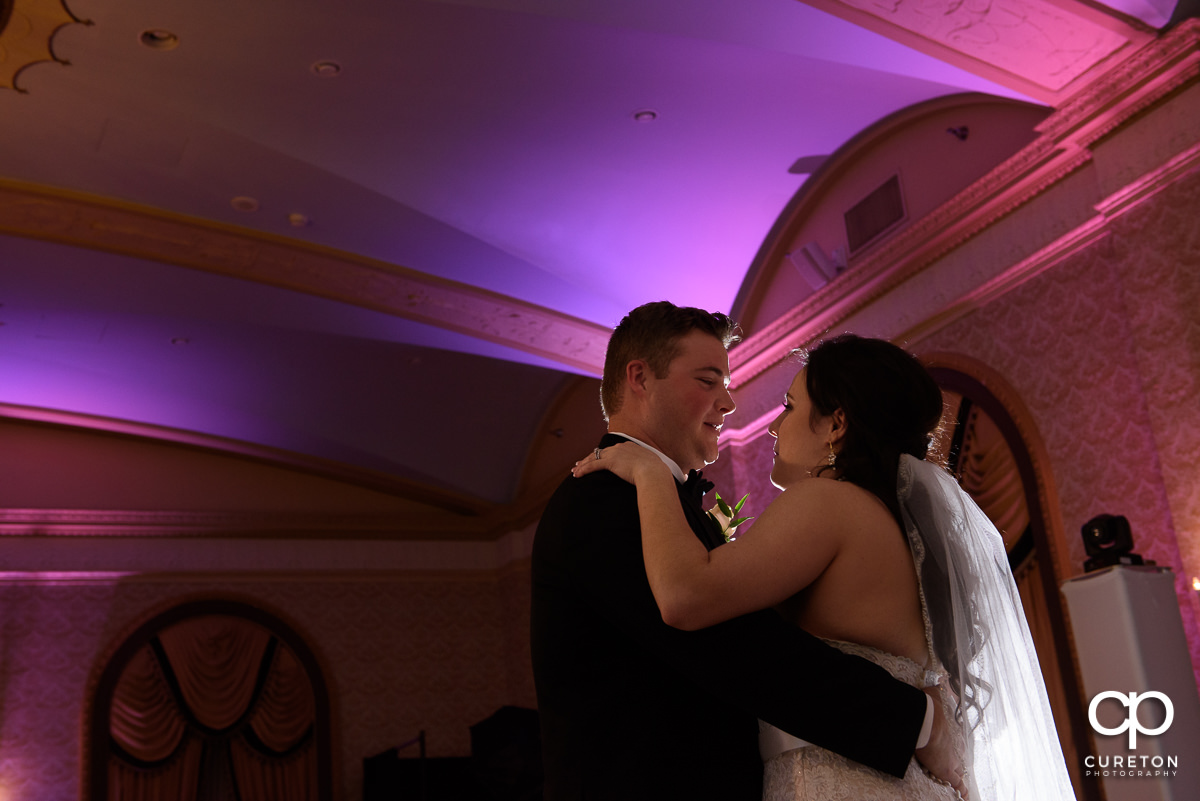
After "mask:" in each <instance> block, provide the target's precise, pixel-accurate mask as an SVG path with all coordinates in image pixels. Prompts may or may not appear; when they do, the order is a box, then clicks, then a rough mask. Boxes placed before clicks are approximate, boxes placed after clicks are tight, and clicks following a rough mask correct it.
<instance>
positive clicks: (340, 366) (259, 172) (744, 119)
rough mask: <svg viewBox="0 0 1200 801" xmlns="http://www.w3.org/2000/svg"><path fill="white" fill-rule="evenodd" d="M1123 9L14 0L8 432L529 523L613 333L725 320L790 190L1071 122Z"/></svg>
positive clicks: (1062, 4)
mask: <svg viewBox="0 0 1200 801" xmlns="http://www.w3.org/2000/svg"><path fill="white" fill-rule="evenodd" d="M1119 2H1123V3H1125V4H1126V5H1124V6H1120V7H1118V6H1117V4H1116V3H1114V4H1112V9H1115V10H1114V11H1111V13H1110V12H1109V11H1104V10H1097V9H1096V8H1095V7H1093V6H1088V5H1083V4H1073V3H1072V2H1070V0H1060V1H1059V2H1057V3H1056V4H1055V5H1051V4H1050V3H1049V2H1040V3H1024V4H1017V3H1016V2H1015V0H1005V1H1004V2H996V3H990V4H988V7H987V8H988V9H991V10H992V14H991V16H990V17H989V16H988V13H989V11H988V10H986V9H985V10H981V11H978V12H974V11H973V12H972V13H973V14H974V15H975V16H974V17H973V18H972V19H971V20H968V23H969V24H964V25H962V26H958V27H957V28H955V29H953V30H948V31H947V30H941V29H938V30H934V28H933V27H930V26H933V25H934V23H935V22H936V24H937V25H942V22H943V21H944V20H945V19H948V18H949V17H948V16H947V15H948V14H949V13H950V12H949V11H948V10H946V9H942V10H941V11H939V9H938V6H939V5H945V6H946V7H947V9H949V8H953V9H959V8H960V7H965V6H962V4H953V3H945V4H941V3H940V2H927V3H924V4H921V5H920V6H907V5H905V4H904V3H902V2H896V3H892V4H890V5H888V6H887V7H886V12H887V13H885V11H883V10H880V9H884V8H885V7H884V6H882V5H879V6H875V5H871V4H869V3H866V2H859V3H855V2H845V3H841V2H835V0H821V2H817V3H815V5H816V6H820V7H821V8H824V9H825V10H820V9H819V8H817V7H814V6H810V5H805V4H802V3H800V2H797V0H738V2H732V1H731V0H686V1H685V0H474V1H472V0H461V1H457V2H456V1H455V0H443V1H441V2H437V1H428V2H421V1H418V0H339V1H338V2H333V1H332V0H290V1H289V2H286V3H285V2H282V0H258V2H254V3H247V2H245V0H211V1H210V2H205V3H195V2H183V1H182V0H121V2H117V0H68V2H67V3H66V5H65V7H66V8H67V9H69V13H70V14H72V15H74V17H75V18H76V19H77V20H81V21H84V22H87V23H90V24H77V23H75V22H73V21H71V17H70V16H67V15H65V13H64V11H63V6H62V5H61V4H60V2H59V0H0V8H2V9H4V10H5V11H6V12H7V13H8V14H9V16H10V19H9V23H8V26H7V28H6V29H5V30H4V31H3V33H2V34H0V78H3V77H4V76H5V74H6V73H5V71H6V70H7V74H8V76H9V79H10V86H9V87H8V88H0V196H2V197H0V232H3V233H0V414H3V415H5V416H8V417H18V418H25V419H43V420H55V421H69V422H72V423H74V424H79V425H88V426H94V427H98V428H108V429H110V430H123V431H134V432H141V433H150V434H152V435H154V436H161V437H164V438H167V439H171V438H175V439H185V440H187V439H188V438H189V437H190V438H191V440H190V441H195V442H208V443H209V444H217V443H224V444H225V445H228V446H230V447H232V444H235V443H236V444H237V447H233V449H235V450H236V449H237V448H242V449H243V450H244V451H247V452H252V451H254V450H255V449H259V450H258V452H259V453H260V454H262V453H272V454H289V455H291V456H292V457H294V458H295V459H297V460H300V461H303V460H305V459H308V460H311V461H312V463H313V464H317V463H320V464H323V465H327V466H328V465H340V466H343V467H344V468H346V470H347V471H350V472H351V473H352V472H354V471H358V472H359V474H360V475H372V476H374V477H376V478H379V477H381V476H382V477H387V478H388V479H390V480H394V482H395V488H396V491H397V492H400V491H402V490H403V489H404V488H408V489H410V490H411V489H412V488H414V487H415V488H436V489H437V490H439V491H445V492H448V493H451V494H454V495H456V496H459V497H462V498H466V499H471V500H473V501H477V502H479V503H481V504H485V505H486V504H504V503H507V502H510V501H512V500H513V497H514V493H516V491H517V487H518V483H519V479H520V472H521V467H522V464H523V461H524V459H525V454H526V450H527V448H528V442H529V441H530V439H531V437H532V436H533V433H534V431H535V430H536V428H537V426H538V425H539V424H540V422H541V421H542V418H543V416H544V415H545V414H546V413H547V410H548V408H549V407H550V405H551V404H552V402H553V400H554V399H555V398H556V397H558V396H559V394H560V393H561V392H562V391H563V390H564V388H565V387H566V386H567V385H568V384H569V383H570V382H571V381H572V380H573V377H574V376H576V375H587V374H593V375H594V374H595V371H596V369H597V367H598V365H599V363H600V358H601V357H602V352H603V341H604V332H605V331H606V330H607V329H611V327H612V326H613V325H615V324H616V323H617V322H618V321H619V320H620V318H621V316H622V314H623V313H624V312H625V311H626V310H628V309H630V308H632V307H634V306H636V305H638V304H641V303H644V302H647V301H651V300H658V299H662V298H667V299H670V300H673V301H674V302H676V303H679V304H686V305H697V306H702V307H705V308H710V309H718V310H726V311H728V310H729V309H730V308H731V306H732V304H733V302H734V299H735V297H736V296H737V294H738V290H739V288H740V287H741V285H742V282H743V279H744V278H745V276H746V275H747V272H748V270H749V269H750V267H751V264H752V263H753V261H754V259H755V256H756V253H757V252H758V251H759V248H760V247H761V246H762V244H763V242H764V238H765V237H766V236H767V234H768V232H769V231H770V229H771V226H772V225H773V223H774V222H775V221H776V218H777V217H778V216H779V215H780V213H781V212H782V211H783V209H784V207H785V206H786V205H787V203H788V201H789V200H790V199H791V198H792V197H793V196H794V195H795V194H796V192H797V191H798V190H799V189H800V187H801V186H802V185H803V182H804V180H805V178H806V176H805V175H804V174H798V173H794V172H789V168H790V167H792V165H793V164H794V163H796V162H797V160H799V159H801V158H805V157H813V156H826V155H828V154H832V153H834V152H835V151H837V150H838V148H839V147H841V146H842V145H844V144H845V143H846V142H847V141H848V140H850V139H851V138H852V137H853V136H854V135H855V134H857V133H858V132H860V131H862V130H863V129H864V128H866V127H868V126H870V125H872V124H873V123H875V122H876V121H878V120H880V119H882V118H884V117H886V116H887V115H889V114H892V113H894V112H896V111H898V110H900V109H903V108H905V107H908V106H910V105H912V104H915V103H920V102H923V101H927V100H930V99H933V98H938V97H943V96H946V95H950V94H955V93H960V92H967V91H971V92H984V93H990V94H994V95H1000V96H1005V97H1013V98H1018V99H1026V100H1032V101H1035V102H1041V103H1047V104H1051V105H1053V104H1055V103H1057V102H1061V101H1062V100H1063V99H1065V98H1067V97H1069V96H1070V94H1071V93H1072V92H1074V91H1077V90H1078V89H1079V87H1080V86H1082V85H1084V84H1085V83H1086V80H1087V77H1088V76H1089V75H1092V74H1094V73H1095V72H1096V71H1097V70H1099V69H1102V68H1103V67H1104V66H1105V65H1106V64H1111V63H1112V62H1113V61H1114V60H1115V59H1117V58H1118V57H1120V56H1121V55H1122V54H1124V53H1126V52H1127V51H1128V50H1130V49H1131V47H1130V46H1129V44H1128V43H1129V42H1135V40H1136V37H1137V36H1143V37H1148V36H1152V35H1153V29H1156V28H1160V27H1162V26H1163V25H1165V24H1166V23H1167V20H1168V18H1169V16H1170V14H1171V13H1172V11H1173V9H1174V3H1173V2H1171V1H1170V0H1119ZM864 9H865V10H864ZM997 9H999V10H997ZM1013 9H1019V10H1020V15H1021V19H1019V20H1017V21H1016V22H1013V20H1016V16H1014V15H1015V14H1016V13H1017V12H1015V11H1013ZM1031 9H1032V10H1031ZM1064 9H1065V10H1064ZM909 11H912V12H913V13H914V14H915V15H916V16H912V17H911V18H910V17H903V15H904V14H905V13H908V12H909ZM935 11H936V12H938V13H937V14H935V13H933V12H935ZM1035 12H1036V13H1035ZM1001 13H1003V14H1005V15H1006V16H1004V17H1000V16H999V15H1000V14H1001ZM1037 13H1041V14H1043V15H1050V17H1053V19H1055V20H1057V22H1055V23H1054V24H1055V25H1058V26H1059V27H1058V28H1057V29H1055V28H1054V27H1053V26H1049V27H1047V25H1045V24H1043V23H1042V22H1040V21H1039V20H1040V19H1041V18H1039V17H1037ZM1054 15H1057V16H1054ZM1063 15H1067V16H1065V17H1064V16H1063ZM1071 15H1075V16H1071ZM902 17H903V18H902ZM1050 17H1046V18H1047V19H1049V18H1050ZM1135 18H1136V19H1135ZM0 19H2V17H0ZM39 20H40V21H39ZM914 20H915V21H914ZM930 20H932V22H931V21H930ZM1064 20H1065V21H1064ZM1080 20H1082V22H1081V21H1080ZM999 22H1004V23H1005V24H1003V25H1001V24H998V23H999ZM856 23H857V24H856ZM22 26H23V27H22ZM39 26H40V28H39ZM923 26H924V27H923ZM1088 26H1091V28H1089V27H1088ZM18 28H19V29H20V30H18ZM1092 29H1094V30H1095V31H1096V32H1097V33H1096V34H1095V35H1094V36H1092V38H1091V39H1089V40H1088V42H1087V43H1085V45H1086V46H1085V45H1081V44H1080V43H1079V41H1078V38H1079V37H1080V36H1083V35H1084V33H1087V32H1088V31H1091V30H1092ZM39 30H42V31H44V32H43V33H41V34H39V33H38V31H39ZM146 31H156V32H157V33H156V34H154V35H152V36H151V37H149V38H150V44H152V45H153V44H158V45H162V44H167V45H170V44H173V43H174V42H172V40H171V39H170V36H169V35H168V34H171V35H174V36H175V37H177V46H175V47H169V46H168V47H161V46H159V47H151V46H147V44H146V43H144V42H143V39H145V38H146V37H144V36H143V32H146ZM964 31H965V33H964ZM1030 31H1034V32H1036V36H1037V37H1041V39H1044V40H1045V42H1044V43H1041V44H1036V43H1035V44H1030V41H1029V39H1030V37H1031V36H1033V35H1034V34H1031V33H1030ZM1056 31H1057V33H1056ZM1081 31H1083V32H1084V33H1081ZM18 34H19V35H20V36H24V37H26V40H27V41H26V44H27V43H28V41H32V40H34V39H37V38H38V36H39V35H40V36H41V38H42V39H43V40H49V41H51V43H52V50H51V51H46V52H44V53H43V54H42V55H38V54H37V51H36V50H31V51H29V52H32V53H34V55H32V56H29V57H28V61H30V62H36V63H32V64H31V65H30V66H24V64H17V61H18V60H19V59H20V58H21V56H20V54H19V48H17V47H16V46H14V41H15V38H16V37H17V36H18ZM885 34H886V35H885ZM1089 35H1090V34H1089ZM939 36H940V37H941V39H939V38H938V37H939ZM1114 36H1115V37H1117V39H1114V40H1112V41H1109V40H1110V39H1112V37H1114ZM1006 37H1007V38H1006ZM1014 37H1015V38H1014ZM1106 37H1107V38H1106ZM1121 37H1124V38H1121ZM6 39H7V40H8V41H7V42H6ZM1118 40H1119V41H1118ZM1039 41H1040V40H1039ZM1006 42H1007V46H1008V48H1009V49H1008V51H1007V56H1006V52H1005V51H1004V47H1000V46H999V45H1005V44H1006ZM1113 42H1116V44H1114V43H1113ZM997 43H999V45H998V44H997ZM1135 43H1136V42H1135ZM6 44H7V45H8V46H7V49H5V45H6ZM43 47H44V43H43ZM1039 48H1040V49H1039ZM1122 48H1123V49H1122ZM1064 52H1069V53H1071V54H1072V55H1071V56H1070V57H1069V58H1066V57H1064V56H1063V53H1064ZM1013 53H1018V54H1021V53H1023V54H1024V55H1023V56H1021V57H1020V58H1018V59H1017V60H1016V61H1013V60H1012V54H1013ZM1039 53H1040V54H1041V55H1038V54H1039ZM1080 54H1083V55H1080ZM1114 54H1116V55H1114ZM50 55H52V56H53V58H52V59H49V60H45V59H46V58H47V56H50ZM1006 58H1008V59H1009V60H1008V61H1005V59H1006ZM5 59H7V61H6V60H5ZM1022 59H1023V60H1022ZM56 60H57V61H58V62H66V63H56ZM997 64H1002V65H1003V68H1002V69H998V68H997V67H996V65H997ZM1014 64H1015V65H1016V66H1014ZM22 66H24V68H23V69H20V67H22ZM1025 66H1028V70H1026V69H1025ZM14 74H15V77H14ZM808 163H810V164H811V163H819V159H817V160H813V159H811V158H810V160H809V162H808ZM810 169H811V167H810ZM245 253H250V254H251V255H250V256H246V257H245V258H242V256H241V255H239V254H245ZM272 254H274V255H272ZM418 301H419V302H418ZM418 306H419V307H420V308H418ZM598 413H599V410H598V409H597V415H598ZM204 438H208V439H207V440H206V439H204ZM481 453H486V454H487V455H488V463H489V464H491V465H493V466H494V467H493V469H490V470H487V471H483V470H477V469H475V468H474V467H473V466H474V465H476V464H478V462H479V456H480V454H481ZM347 474H348V475H349V473H347ZM376 484H378V482H376Z"/></svg>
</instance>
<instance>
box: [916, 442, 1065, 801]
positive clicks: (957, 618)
mask: <svg viewBox="0 0 1200 801" xmlns="http://www.w3.org/2000/svg"><path fill="white" fill-rule="evenodd" d="M897 498H898V500H899V502H900V510H901V513H902V514H903V517H904V526H905V530H906V533H907V534H908V537H909V541H910V542H911V543H912V545H913V553H914V556H915V559H916V562H917V565H918V570H919V571H920V574H921V590H922V596H923V600H924V606H925V609H926V612H927V615H928V617H927V619H926V621H925V625H926V629H927V634H928V635H929V638H930V642H931V643H932V645H933V649H934V652H935V655H936V656H937V657H938V658H939V659H940V660H941V662H942V664H943V665H944V667H945V668H946V670H947V672H948V673H949V674H950V681H951V686H952V688H953V690H954V692H955V693H956V694H957V696H958V701H959V703H958V716H959V719H960V720H959V722H960V724H961V725H962V729H963V735H964V737H965V739H966V755H965V762H964V764H965V765H966V767H967V770H968V781H969V784H968V786H969V788H970V793H971V799H972V801H996V800H997V799H1003V800H1004V801H1008V800H1009V799H1013V800H1014V801H1025V800H1026V799H1033V798H1037V799H1039V800H1041V801H1050V800H1055V801H1056V800H1057V799H1074V798H1075V794H1074V791H1073V790H1072V788H1071V780H1070V778H1069V777H1068V775H1067V770H1066V765H1065V763H1064V761H1063V755H1062V750H1061V748H1060V747H1059V743H1058V736H1057V733H1056V732H1055V728H1054V718H1053V716H1052V715H1051V712H1050V703H1049V700H1048V699H1047V697H1046V686H1045V684H1044V683H1043V681H1042V672H1041V669H1040V667H1039V665H1038V658H1037V653H1036V652H1035V651H1034V648H1033V640H1032V638H1031V637H1030V635H1029V626H1028V624H1026V622H1025V615H1024V613H1023V612H1022V610H1021V600H1020V598H1019V597H1018V595H1017V587H1016V584H1015V583H1014V581H1013V577H1012V571H1011V570H1010V569H1009V566H1008V558H1007V556H1006V554H1005V550H1004V541H1003V539H1002V538H1001V537H1000V533H999V532H998V531H997V530H996V527H995V526H994V525H992V522H991V521H990V520H988V518H987V516H986V515H984V513H983V512H982V511H981V510H980V509H979V507H978V506H976V505H975V502H974V501H972V500H971V498H970V496H968V495H967V494H966V493H965V492H963V490H962V489H961V488H960V487H959V486H958V484H957V483H956V482H955V481H954V479H953V478H952V477H951V476H950V475H949V474H948V473H947V472H946V471H945V470H943V469H941V468H940V467H938V466H937V465H934V464H930V463H928V462H924V461H922V460H920V459H916V458H914V457H912V456H909V455H903V456H901V457H900V468H899V472H898V478H897ZM952 722H953V721H952Z"/></svg>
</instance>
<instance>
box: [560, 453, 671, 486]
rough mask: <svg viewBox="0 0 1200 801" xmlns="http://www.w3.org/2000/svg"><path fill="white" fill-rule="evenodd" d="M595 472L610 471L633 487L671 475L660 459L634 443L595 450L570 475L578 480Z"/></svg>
mask: <svg viewBox="0 0 1200 801" xmlns="http://www.w3.org/2000/svg"><path fill="white" fill-rule="evenodd" d="M597 470H611V471H612V472H613V473H616V474H617V476H618V477H620V478H623V479H625V480H626V481H628V482H629V483H630V484H635V485H637V484H639V483H641V482H645V481H648V480H653V479H654V478H655V477H656V476H657V475H658V474H660V473H662V474H665V475H667V476H669V475H670V474H671V469H670V468H669V467H667V465H666V463H665V462H663V460H662V459H660V458H658V457H657V456H656V455H655V454H654V453H653V452H652V451H650V450H648V449H646V448H643V447H642V446H641V445H638V444H637V443H636V442H622V443H621V444H619V445H613V446H611V447H608V448H597V449H596V450H594V451H592V452H591V453H589V454H588V455H587V456H585V457H583V458H582V459H580V460H579V461H578V462H576V463H575V467H574V468H572V469H571V474H572V475H573V476H575V477H576V478H579V477H580V476H586V475H587V474H588V473H594V472H595V471H597Z"/></svg>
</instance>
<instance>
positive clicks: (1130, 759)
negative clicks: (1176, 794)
mask: <svg viewBox="0 0 1200 801" xmlns="http://www.w3.org/2000/svg"><path fill="white" fill-rule="evenodd" d="M1147 699H1151V700H1154V701H1158V702H1159V703H1161V705H1162V708H1163V717H1162V721H1161V723H1159V724H1158V725H1157V726H1146V725H1144V724H1143V723H1142V721H1141V719H1140V718H1139V716H1138V709H1139V707H1140V705H1141V703H1142V702H1143V701H1145V700H1147ZM1105 700H1112V701H1115V702H1117V703H1119V704H1121V705H1122V706H1124V707H1125V709H1124V711H1123V712H1122V714H1124V715H1125V718H1124V719H1123V720H1121V721H1120V723H1119V724H1118V725H1116V726H1106V725H1104V724H1103V723H1101V721H1100V719H1099V714H1100V713H1099V710H1100V705H1101V703H1102V702H1104V701H1105ZM1109 706H1112V705H1109ZM1110 711H1111V710H1110ZM1174 719H1175V705H1174V704H1173V703H1172V702H1171V699H1170V698H1169V697H1168V696H1167V695H1166V694H1165V693H1160V692H1156V691H1150V692H1144V693H1136V692H1131V693H1121V692H1117V691H1115V690H1108V691H1106V692H1102V693H1098V694H1097V695H1096V696H1095V697H1094V698H1093V699H1092V702H1091V704H1090V705H1089V706H1088V722H1089V723H1090V724H1091V726H1092V729H1093V730H1094V731H1095V732H1096V733H1097V734H1101V735H1105V736H1109V737H1112V736H1116V735H1119V734H1124V733H1126V732H1128V747H1129V751H1130V753H1128V754H1100V755H1098V754H1088V755H1087V756H1086V757H1084V759H1083V767H1084V775H1087V776H1118V777H1125V778H1130V777H1132V778H1138V777H1144V778H1162V777H1170V776H1175V775H1176V774H1178V772H1179V757H1178V755H1164V754H1138V753H1134V749H1135V748H1137V743H1138V741H1137V736H1138V734H1142V735H1144V736H1147V737H1155V736H1157V735H1159V734H1162V733H1163V732H1165V731H1167V730H1168V729H1169V728H1171V723H1172V722H1173V721H1174Z"/></svg>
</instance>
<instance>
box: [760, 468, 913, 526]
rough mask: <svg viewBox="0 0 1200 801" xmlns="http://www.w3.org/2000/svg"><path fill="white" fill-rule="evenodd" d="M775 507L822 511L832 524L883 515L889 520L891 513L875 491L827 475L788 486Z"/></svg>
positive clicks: (790, 509)
mask: <svg viewBox="0 0 1200 801" xmlns="http://www.w3.org/2000/svg"><path fill="white" fill-rule="evenodd" d="M772 506H779V507H780V511H781V512H798V511H801V510H804V511H807V512H808V513H810V514H813V513H816V514H823V515H825V516H826V519H827V520H829V521H830V522H832V523H837V522H846V523H850V524H853V525H859V524H861V523H862V522H864V521H867V520H874V519H876V518H879V517H883V518H885V519H887V520H890V519H891V517H892V513H891V512H890V511H888V508H887V506H886V505H885V504H884V503H883V501H881V500H880V499H879V498H878V497H876V496H875V494H874V493H872V492H870V491H868V490H865V489H863V488H862V487H860V486H858V485H857V484H854V483H851V482H849V481H837V480H834V479H828V478H805V479H801V480H800V481H796V482H795V483H793V484H791V485H790V486H788V487H786V488H785V489H784V491H783V493H782V494H781V495H780V496H779V497H778V498H776V500H775V503H774V504H772Z"/></svg>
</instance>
